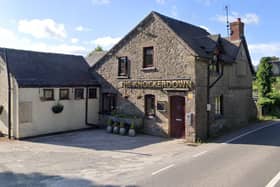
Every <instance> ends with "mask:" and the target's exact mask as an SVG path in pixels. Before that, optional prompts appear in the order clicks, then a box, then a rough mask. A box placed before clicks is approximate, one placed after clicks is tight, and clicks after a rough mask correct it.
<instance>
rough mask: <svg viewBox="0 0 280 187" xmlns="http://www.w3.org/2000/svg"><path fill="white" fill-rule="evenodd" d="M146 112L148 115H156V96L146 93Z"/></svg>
mask: <svg viewBox="0 0 280 187" xmlns="http://www.w3.org/2000/svg"><path fill="white" fill-rule="evenodd" d="M145 114H146V116H155V114H156V112H155V96H154V95H145Z"/></svg>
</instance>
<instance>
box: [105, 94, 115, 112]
mask: <svg viewBox="0 0 280 187" xmlns="http://www.w3.org/2000/svg"><path fill="white" fill-rule="evenodd" d="M116 101H117V95H116V94H112V93H104V94H103V95H102V110H103V112H104V113H110V112H112V111H114V110H115V109H116Z"/></svg>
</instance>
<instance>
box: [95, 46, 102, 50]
mask: <svg viewBox="0 0 280 187" xmlns="http://www.w3.org/2000/svg"><path fill="white" fill-rule="evenodd" d="M94 51H103V48H102V47H101V46H100V45H98V46H97V47H96V48H95V49H94Z"/></svg>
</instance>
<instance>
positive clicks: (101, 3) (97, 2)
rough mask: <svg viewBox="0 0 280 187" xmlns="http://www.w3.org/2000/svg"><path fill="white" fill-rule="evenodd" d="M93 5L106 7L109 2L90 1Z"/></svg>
mask: <svg viewBox="0 0 280 187" xmlns="http://www.w3.org/2000/svg"><path fill="white" fill-rule="evenodd" d="M91 2H92V4H93V5H108V4H110V3H111V0H91Z"/></svg>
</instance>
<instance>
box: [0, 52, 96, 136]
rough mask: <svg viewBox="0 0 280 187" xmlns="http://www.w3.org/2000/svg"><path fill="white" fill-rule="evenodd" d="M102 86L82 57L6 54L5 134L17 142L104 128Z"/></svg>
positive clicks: (2, 66) (2, 88)
mask: <svg viewBox="0 0 280 187" xmlns="http://www.w3.org/2000/svg"><path fill="white" fill-rule="evenodd" d="M98 110H99V84H98V82H97V81H96V80H95V79H94V78H93V77H92V76H91V73H90V72H89V65H88V63H87V62H86V61H85V59H84V58H83V57H82V56H75V55H65V54H55V53H43V52H34V51H24V50H15V49H7V48H0V132H1V133H3V134H5V135H7V136H9V137H14V138H25V137H31V136H38V135H43V134H51V133H57V132H64V131H71V130H77V129H83V128H89V127H91V126H94V125H96V124H98Z"/></svg>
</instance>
